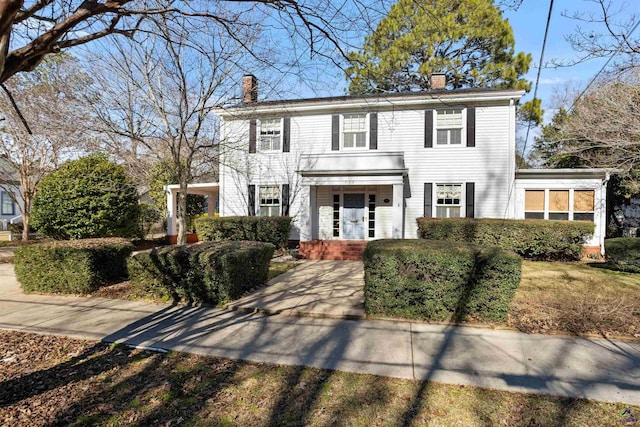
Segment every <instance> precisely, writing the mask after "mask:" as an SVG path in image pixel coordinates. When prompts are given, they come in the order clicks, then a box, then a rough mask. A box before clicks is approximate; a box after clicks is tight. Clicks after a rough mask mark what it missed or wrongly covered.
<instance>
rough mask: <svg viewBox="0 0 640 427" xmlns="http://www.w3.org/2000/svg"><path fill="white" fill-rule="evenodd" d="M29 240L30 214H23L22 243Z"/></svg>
mask: <svg viewBox="0 0 640 427" xmlns="http://www.w3.org/2000/svg"><path fill="white" fill-rule="evenodd" d="M27 240H29V213H28V212H23V213H22V241H23V242H26V241H27Z"/></svg>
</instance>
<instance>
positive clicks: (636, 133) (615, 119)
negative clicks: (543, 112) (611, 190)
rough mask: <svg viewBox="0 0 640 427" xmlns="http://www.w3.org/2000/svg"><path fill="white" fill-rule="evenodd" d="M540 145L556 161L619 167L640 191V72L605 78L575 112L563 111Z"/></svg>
mask: <svg viewBox="0 0 640 427" xmlns="http://www.w3.org/2000/svg"><path fill="white" fill-rule="evenodd" d="M535 149H536V150H537V151H538V153H539V154H540V155H541V157H542V158H543V160H544V161H546V163H547V164H550V165H559V166H563V165H574V166H586V167H599V168H612V169H619V170H620V171H621V174H620V176H621V178H623V180H625V182H626V184H627V185H628V187H629V188H630V189H632V190H635V191H638V190H640V188H639V186H638V183H637V182H636V180H635V176H636V174H637V171H638V170H639V169H640V74H639V73H638V72H636V73H634V74H633V75H632V76H628V77H627V78H626V79H624V80H618V81H614V82H606V81H601V82H600V83H598V84H597V85H596V86H595V87H593V88H592V89H590V90H589V91H588V92H587V93H586V94H585V95H584V96H583V97H582V98H580V99H579V100H577V101H575V103H574V108H573V109H572V110H571V111H569V112H567V111H566V110H564V109H561V110H559V112H558V113H557V114H556V115H555V117H554V119H553V121H552V123H551V124H548V125H546V126H544V127H543V131H542V137H541V138H538V140H537V141H536V147H535ZM634 187H635V188H634Z"/></svg>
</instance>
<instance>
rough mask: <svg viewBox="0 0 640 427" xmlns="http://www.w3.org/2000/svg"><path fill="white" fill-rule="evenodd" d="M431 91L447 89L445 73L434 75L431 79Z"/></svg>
mask: <svg viewBox="0 0 640 427" xmlns="http://www.w3.org/2000/svg"><path fill="white" fill-rule="evenodd" d="M430 86H431V89H445V88H446V87H447V75H446V74H445V73H433V74H431V78H430Z"/></svg>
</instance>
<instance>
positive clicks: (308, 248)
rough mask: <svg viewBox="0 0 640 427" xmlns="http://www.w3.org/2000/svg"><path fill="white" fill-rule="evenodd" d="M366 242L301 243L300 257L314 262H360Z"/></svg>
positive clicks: (328, 241) (313, 241) (314, 241)
mask: <svg viewBox="0 0 640 427" xmlns="http://www.w3.org/2000/svg"><path fill="white" fill-rule="evenodd" d="M366 247H367V241H366V240H311V241H309V242H300V255H302V256H303V257H304V258H306V259H312V260H343V261H360V260H362V254H363V253H364V249H365V248H366Z"/></svg>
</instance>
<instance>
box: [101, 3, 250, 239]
mask: <svg viewBox="0 0 640 427" xmlns="http://www.w3.org/2000/svg"><path fill="white" fill-rule="evenodd" d="M146 25H147V27H146V29H147V30H148V31H146V32H145V33H144V35H143V33H140V35H139V37H138V38H137V39H136V40H134V41H133V42H131V43H127V42H120V43H118V44H115V45H113V46H112V47H113V49H112V50H111V52H108V53H107V54H106V55H105V57H103V58H102V59H101V60H100V61H99V62H98V63H97V64H96V65H97V66H96V67H94V68H93V70H95V72H96V73H98V70H102V73H101V75H100V76H98V75H97V74H96V82H97V85H96V86H95V87H94V88H93V89H94V94H95V95H94V96H92V99H93V100H94V103H93V105H94V109H93V110H94V112H95V114H96V116H97V117H98V119H99V121H100V122H101V123H102V129H101V130H103V131H105V132H106V133H107V134H108V135H110V138H109V139H108V140H104V141H103V143H104V147H105V148H107V149H108V150H109V151H110V152H112V153H114V154H116V155H117V156H118V157H120V158H121V159H122V160H124V161H125V162H126V163H128V164H130V165H134V166H133V167H140V166H141V165H144V164H145V162H147V163H155V162H158V161H160V160H163V159H168V160H169V164H170V167H171V168H172V170H173V172H174V173H175V176H176V177H177V179H178V184H180V190H179V193H178V200H177V216H176V218H177V226H178V230H177V231H178V243H179V244H184V243H185V242H186V231H187V229H186V226H187V224H186V215H185V213H186V195H187V187H188V184H189V183H191V182H193V180H194V179H195V178H197V176H198V174H200V173H203V172H206V171H209V170H210V169H211V167H213V166H215V164H216V162H217V154H218V149H219V147H218V138H217V135H216V123H215V120H214V117H213V114H212V111H213V109H214V108H215V107H217V106H219V105H221V104H223V103H225V102H227V101H228V100H229V99H231V98H232V95H233V89H235V86H234V84H235V82H236V81H237V78H236V74H235V73H237V72H238V64H239V62H241V61H244V60H246V59H247V58H246V56H247V47H250V45H251V43H252V37H253V36H254V35H255V30H253V29H252V30H251V31H247V30H248V29H247V30H245V33H244V34H240V33H236V34H234V37H230V36H229V35H228V34H227V33H226V32H225V31H220V29H219V28H217V27H215V26H214V27H210V26H207V24H206V22H205V21H204V20H202V19H199V18H193V17H191V18H189V19H185V18H181V17H178V18H167V17H166V16H165V15H159V16H157V17H155V18H153V19H150V20H149V21H148V22H147V24H146Z"/></svg>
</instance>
